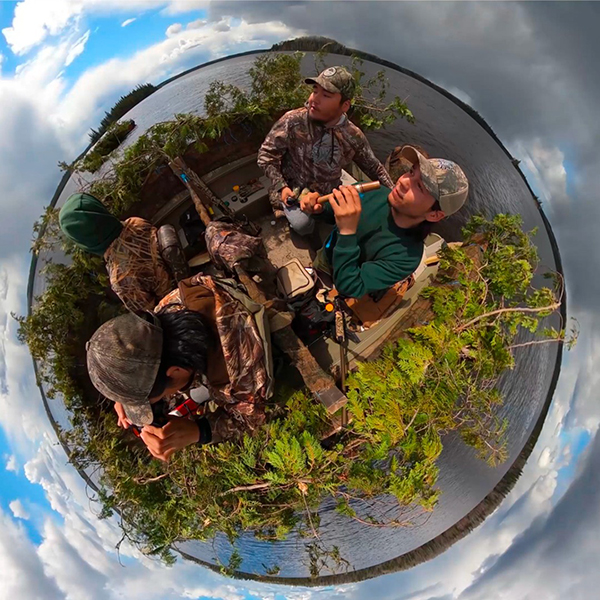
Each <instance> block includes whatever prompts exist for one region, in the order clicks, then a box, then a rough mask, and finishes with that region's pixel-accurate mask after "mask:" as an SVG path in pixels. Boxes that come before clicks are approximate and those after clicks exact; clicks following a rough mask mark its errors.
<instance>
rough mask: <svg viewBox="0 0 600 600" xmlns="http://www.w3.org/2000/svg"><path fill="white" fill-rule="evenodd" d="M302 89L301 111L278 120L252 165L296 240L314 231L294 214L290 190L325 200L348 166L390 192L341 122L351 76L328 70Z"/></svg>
mask: <svg viewBox="0 0 600 600" xmlns="http://www.w3.org/2000/svg"><path fill="white" fill-rule="evenodd" d="M306 83H307V84H310V85H312V86H313V92H312V94H311V95H310V97H309V99H308V102H307V104H306V106H305V107H303V108H298V109H296V110H291V111H289V112H287V113H286V114H285V115H283V117H281V119H279V121H277V123H275V125H273V128H272V129H271V131H270V132H269V134H268V135H267V137H266V138H265V141H264V142H263V144H262V146H261V148H260V150H259V152H258V165H259V166H260V167H261V168H262V169H263V170H264V172H265V174H266V175H267V176H268V177H269V179H270V180H271V182H272V185H271V188H270V190H269V198H270V200H271V205H272V207H273V210H274V211H278V210H281V209H283V212H284V213H285V216H286V217H287V218H288V220H289V221H290V224H291V225H292V228H293V229H294V230H295V231H296V232H297V233H299V234H300V235H310V234H311V233H312V231H313V230H314V226H315V225H314V221H313V219H312V217H311V216H310V215H307V214H305V213H303V212H302V210H301V209H300V206H299V204H298V202H297V201H296V200H297V199H296V198H294V196H295V194H294V191H293V190H294V188H300V190H302V188H308V189H309V190H310V191H311V192H316V193H317V195H324V194H329V193H331V192H332V191H333V189H334V188H336V187H338V186H339V185H340V183H341V175H342V168H343V167H347V166H349V165H350V163H351V162H352V161H354V162H355V163H356V164H357V166H358V167H359V168H360V169H361V170H362V171H363V172H364V173H365V175H367V177H369V178H370V179H372V180H377V179H378V180H379V181H380V182H381V183H382V184H383V185H385V186H387V187H393V183H392V181H391V179H390V176H389V175H388V173H387V171H386V170H385V168H384V166H383V165H382V164H381V162H379V160H378V159H377V158H376V156H375V155H374V154H373V150H372V149H371V147H370V145H369V142H368V141H367V138H366V137H365V135H364V133H363V132H362V131H361V130H360V129H359V128H358V127H356V125H354V124H353V123H352V122H351V121H350V120H349V119H348V117H347V116H346V112H347V111H348V109H349V108H350V104H351V100H352V98H353V96H354V91H355V82H354V79H353V78H352V75H351V74H350V73H349V72H348V71H347V70H346V69H345V68H344V67H339V66H338V67H329V68H328V69H325V70H324V71H323V72H322V73H321V74H320V75H319V76H318V77H316V78H315V79H306ZM276 214H277V212H276Z"/></svg>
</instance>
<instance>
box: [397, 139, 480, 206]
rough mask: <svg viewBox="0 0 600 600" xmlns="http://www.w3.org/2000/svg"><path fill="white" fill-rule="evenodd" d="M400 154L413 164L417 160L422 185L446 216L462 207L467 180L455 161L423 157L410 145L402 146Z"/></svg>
mask: <svg viewBox="0 0 600 600" xmlns="http://www.w3.org/2000/svg"><path fill="white" fill-rule="evenodd" d="M400 154H401V155H402V156H403V157H404V158H406V159H407V160H408V161H410V162H411V163H412V164H413V165H415V164H417V161H418V162H419V167H420V170H421V180H422V181H423V185H424V186H425V187H426V188H427V190H428V191H429V193H430V194H431V195H432V196H433V197H434V198H435V199H436V200H437V201H438V202H439V204H440V207H441V209H442V211H443V212H444V213H445V214H446V216H448V215H451V214H453V213H455V212H457V211H458V210H460V209H461V208H462V205H463V204H464V203H465V201H466V199H467V196H468V195H469V181H468V180H467V176H466V175H465V174H464V171H463V170H462V169H461V168H460V167H459V166H458V165H457V164H456V163H455V162H452V161H451V160H446V159H444V158H425V157H424V156H423V155H422V154H421V153H420V152H419V151H418V150H417V149H416V148H413V147H412V146H404V147H403V148H402V150H401V152H400Z"/></svg>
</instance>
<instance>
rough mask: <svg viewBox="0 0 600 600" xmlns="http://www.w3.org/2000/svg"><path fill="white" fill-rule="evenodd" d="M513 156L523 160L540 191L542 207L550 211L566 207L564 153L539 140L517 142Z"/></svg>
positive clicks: (567, 200) (567, 199)
mask: <svg viewBox="0 0 600 600" xmlns="http://www.w3.org/2000/svg"><path fill="white" fill-rule="evenodd" d="M513 149H514V155H515V156H517V157H519V158H520V159H522V160H523V163H524V164H525V166H526V167H527V168H528V169H529V171H530V172H531V173H532V174H533V177H534V182H532V183H534V184H537V185H536V187H537V189H538V190H540V194H541V199H542V201H544V205H545V206H546V207H548V208H550V210H552V209H553V208H556V206H557V205H565V204H566V205H568V204H569V198H568V196H567V172H566V170H565V166H564V161H565V155H564V153H563V152H562V151H561V150H560V149H559V148H557V147H556V146H548V145H546V144H544V143H543V142H542V141H541V140H540V139H539V138H538V139H533V140H527V141H524V140H519V141H517V142H516V143H514V144H513Z"/></svg>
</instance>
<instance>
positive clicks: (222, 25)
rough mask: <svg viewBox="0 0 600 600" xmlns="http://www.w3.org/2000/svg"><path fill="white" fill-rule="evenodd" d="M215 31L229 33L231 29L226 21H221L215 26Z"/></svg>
mask: <svg viewBox="0 0 600 600" xmlns="http://www.w3.org/2000/svg"><path fill="white" fill-rule="evenodd" d="M213 29H214V30H215V31H229V30H230V29H231V27H230V26H229V23H228V22H227V21H226V20H223V21H219V22H218V23H215V24H214V25H213Z"/></svg>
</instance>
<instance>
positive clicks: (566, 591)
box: [0, 0, 600, 600]
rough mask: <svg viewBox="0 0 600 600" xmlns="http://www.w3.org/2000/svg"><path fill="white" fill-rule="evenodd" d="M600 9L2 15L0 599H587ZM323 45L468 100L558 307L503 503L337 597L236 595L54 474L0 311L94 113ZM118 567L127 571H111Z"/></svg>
mask: <svg viewBox="0 0 600 600" xmlns="http://www.w3.org/2000/svg"><path fill="white" fill-rule="evenodd" d="M599 27H600V4H598V3H579V2H553V3H544V2H531V3H496V2H480V3H477V2H472V3H452V2H444V3H428V2H419V3H417V2H406V3H396V2H385V3H374V2H371V3H362V2H321V3H315V4H310V3H306V2H301V1H293V2H287V3H273V2H244V1H239V2H207V1H200V0H198V1H196V0H139V1H127V0H119V1H116V0H24V1H22V2H18V3H15V2H0V159H1V160H0V190H2V193H1V195H0V211H1V212H0V217H1V222H2V233H3V235H2V236H0V427H1V429H0V490H1V491H0V572H1V573H2V577H1V578H0V600H3V599H4V598H11V599H12V598H24V599H37V598H41V599H44V600H45V599H52V600H53V599H69V600H70V599H73V600H87V599H88V598H89V599H95V598H98V599H103V600H104V599H111V600H112V599H113V598H115V599H116V598H124V597H127V598H145V599H148V600H154V599H156V600H169V599H171V598H173V599H175V598H197V599H204V598H215V599H223V600H230V599H235V600H243V599H246V598H262V599H265V600H280V599H281V598H286V599H287V598H290V599H305V600H308V599H312V598H338V597H339V598H342V597H344V598H351V599H361V598H378V599H381V600H386V599H390V600H409V599H410V600H479V599H481V600H496V599H498V600H504V599H510V600H529V599H532V600H533V599H535V600H538V599H541V600H554V599H556V600H558V599H561V600H562V599H566V598H568V599H574V600H576V599H582V600H583V599H585V600H587V599H590V598H594V597H597V590H598V589H599V588H600V571H599V570H598V568H597V556H598V552H599V551H600V535H598V534H599V532H600V468H598V467H600V436H599V435H598V425H599V423H600V405H599V403H598V401H597V397H598V394H597V390H598V389H599V387H600V375H599V370H598V369H597V368H596V364H595V360H596V359H597V358H598V357H600V331H599V327H600V319H598V316H599V315H598V301H597V299H598V297H599V295H600V278H598V277H597V274H598V273H600V250H599V249H598V248H597V247H596V246H595V244H594V242H593V240H594V239H595V237H596V236H595V233H596V228H597V227H598V224H600V201H599V200H600V199H599V198H598V195H599V193H600V192H599V191H598V190H599V189H600V188H599V186H598V184H597V182H596V177H597V174H598V173H600V151H599V149H598V140H599V139H600V119H598V115H597V112H598V108H597V99H598V98H599V97H600V70H599V69H598V66H597V57H598V56H599V55H600V38H599V36H598V35H597V32H598V29H599ZM309 34H313V35H325V36H328V37H332V38H334V39H336V40H338V41H340V42H342V43H344V44H346V45H347V46H349V47H354V48H358V49H361V50H364V51H366V52H370V53H373V54H376V55H378V56H379V57H381V58H384V59H387V60H389V61H391V62H394V63H396V64H398V65H400V66H403V67H406V68H409V69H411V70H413V71H416V72H418V73H420V74H421V75H423V76H425V77H427V78H428V79H430V80H432V81H434V82H435V83H437V84H438V85H441V86H443V87H445V88H446V89H448V90H450V91H452V92H453V93H455V94H456V95H458V96H459V97H461V98H463V99H465V100H467V101H468V102H469V103H470V104H471V105H472V106H473V107H474V108H475V109H476V110H477V111H479V112H480V113H481V115H482V116H483V117H484V118H485V119H486V120H487V122H488V123H489V124H490V125H491V126H492V128H493V129H494V130H495V132H496V133H497V134H498V136H499V137H500V139H501V140H502V141H503V143H504V144H505V145H506V146H507V147H508V148H509V150H510V151H511V152H512V154H513V155H514V156H516V157H517V158H519V159H520V160H521V161H522V162H521V166H522V167H523V168H524V170H525V172H526V175H527V177H528V179H529V181H530V183H531V184H532V186H533V187H534V189H535V190H536V192H537V193H538V195H539V196H540V198H541V200H542V203H543V206H544V210H545V211H546V214H547V215H548V217H549V218H550V221H551V223H552V225H553V229H554V231H555V234H556V236H557V239H558V242H559V246H560V249H561V254H562V257H563V262H564V268H565V273H566V281H567V289H568V294H569V313H570V315H571V316H573V317H575V318H577V320H578V321H579V324H580V329H581V334H580V338H579V342H578V344H577V346H576V347H575V349H574V350H572V351H571V352H569V353H566V355H565V359H564V361H563V366H562V373H561V377H560V380H559V383H558V387H557V391H556V394H555V397H554V401H553V404H552V406H551V409H550V412H549V415H548V418H547V420H546V423H545V426H544V429H543V431H542V434H541V436H540V439H539V441H538V443H537V445H536V447H535V450H534V452H533V454H532V456H531V458H530V460H529V462H528V464H527V466H526V468H525V470H524V472H523V475H522V477H521V478H520V479H519V481H518V482H517V484H516V486H515V488H514V490H513V491H512V492H511V494H510V495H509V496H508V497H507V498H506V500H505V501H504V502H503V503H502V504H501V506H500V507H499V508H498V509H497V510H496V512H495V513H494V514H493V515H492V516H491V517H489V518H488V519H487V520H486V521H485V522H484V524H483V525H481V526H480V527H478V528H477V529H476V530H475V531H474V532H473V533H471V534H470V535H468V536H467V537H466V538H465V539H463V540H462V541H460V542H459V543H457V544H455V545H454V546H453V547H452V548H451V549H450V550H448V551H447V552H445V553H444V554H442V555H441V556H439V557H438V558H436V559H434V560H432V561H429V562H427V563H425V564H423V565H420V566H418V567H416V568H413V569H412V570H410V571H407V572H402V573H396V574H392V575H387V576H384V577H379V578H377V579H374V580H370V581H367V582H363V583H360V584H351V585H346V586H342V587H338V588H324V589H311V590H308V589H301V588H283V587H278V586H273V585H269V586H265V585H260V584H257V583H256V584H255V583H249V582H238V581H233V580H229V579H226V578H224V577H221V576H220V575H217V574H214V573H212V572H208V571H206V570H205V569H202V568H200V567H198V566H196V565H194V564H190V563H186V562H184V561H182V560H180V561H178V563H177V564H176V565H175V566H173V567H171V568H166V567H164V566H162V565H161V564H160V563H157V562H155V561H153V560H151V559H149V558H147V557H145V556H142V555H141V554H140V553H139V552H137V551H136V550H135V549H133V548H131V547H128V546H126V545H123V546H122V547H121V556H120V559H121V561H120V562H119V557H118V556H117V554H116V552H115V545H116V543H117V542H118V541H119V539H120V534H119V528H118V524H117V523H116V522H114V521H112V520H110V519H109V520H102V521H100V520H99V519H97V513H98V511H99V507H98V505H97V504H96V503H95V502H94V501H93V499H92V496H93V494H92V492H91V491H90V490H88V489H86V487H85V485H84V483H83V481H82V480H81V478H80V477H79V475H78V474H77V472H76V471H75V470H74V469H73V468H72V467H71V466H70V465H69V464H68V461H67V458H66V456H65V454H64V451H63V450H62V447H61V446H60V445H59V444H58V442H57V439H56V436H55V434H54V432H53V430H52V428H51V427H50V425H49V423H48V421H47V419H46V417H45V414H44V411H43V407H42V403H41V400H40V396H39V391H38V389H37V387H36V385H35V379H34V376H33V370H32V366H31V359H30V356H29V354H28V351H27V349H26V347H24V346H22V345H20V344H19V343H18V341H17V340H16V323H15V322H14V320H12V318H11V316H10V314H11V312H16V313H19V314H23V313H24V312H25V311H26V298H25V292H26V285H27V274H28V267H29V261H30V258H31V256H30V254H29V247H30V242H31V237H32V233H31V229H32V224H33V222H34V221H35V219H36V218H37V217H38V216H39V215H40V213H41V211H42V208H43V207H44V206H46V205H47V204H48V203H49V201H50V199H51V197H52V195H53V192H54V190H55V188H56V186H57V184H58V182H59V180H60V176H61V173H60V172H59V171H58V169H57V162H58V161H60V160H66V161H70V160H72V159H73V158H75V157H76V156H77V155H78V154H79V153H80V152H81V150H82V149H83V148H84V147H85V146H86V143H87V132H88V131H89V130H90V128H92V127H96V126H97V124H98V122H99V121H100V119H101V117H102V116H103V114H104V111H105V110H107V109H109V108H110V107H111V106H112V104H113V103H114V101H115V100H116V99H118V98H119V96H121V95H122V94H123V93H126V92H128V91H129V90H130V89H131V88H132V87H134V86H135V85H137V84H140V83H146V82H150V83H158V82H160V81H162V80H164V79H165V78H167V77H170V76H172V75H174V74H177V73H179V72H181V71H183V70H185V69H187V68H189V67H191V66H194V65H197V64H202V63H204V62H206V61H208V60H212V59H215V58H218V57H222V56H227V55H230V54H234V53H237V52H242V51H245V50H251V49H258V48H268V47H270V46H271V45H272V44H273V43H274V42H277V41H280V40H284V39H289V38H293V37H298V36H300V35H309ZM121 563H122V564H123V565H124V566H122V564H121Z"/></svg>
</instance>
